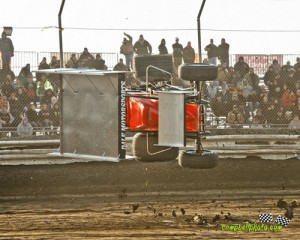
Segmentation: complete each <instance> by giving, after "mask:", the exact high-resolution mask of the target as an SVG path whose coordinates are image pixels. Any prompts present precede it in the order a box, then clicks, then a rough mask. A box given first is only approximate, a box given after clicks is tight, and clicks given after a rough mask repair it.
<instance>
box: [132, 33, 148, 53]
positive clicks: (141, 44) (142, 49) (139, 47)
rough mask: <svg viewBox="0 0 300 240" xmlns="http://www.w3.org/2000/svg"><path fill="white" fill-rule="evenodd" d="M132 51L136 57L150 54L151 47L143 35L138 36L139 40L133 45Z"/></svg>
mask: <svg viewBox="0 0 300 240" xmlns="http://www.w3.org/2000/svg"><path fill="white" fill-rule="evenodd" d="M133 51H134V52H135V53H136V54H137V55H144V54H152V46H151V44H150V43H149V42H148V41H147V40H145V39H144V36H143V35H140V37H139V40H138V41H136V42H135V44H134V45H133Z"/></svg>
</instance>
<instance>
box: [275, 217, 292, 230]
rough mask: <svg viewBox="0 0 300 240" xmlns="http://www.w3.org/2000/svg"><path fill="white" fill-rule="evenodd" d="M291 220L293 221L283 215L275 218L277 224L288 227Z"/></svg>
mask: <svg viewBox="0 0 300 240" xmlns="http://www.w3.org/2000/svg"><path fill="white" fill-rule="evenodd" d="M290 221H291V220H290V219H288V218H286V217H282V216H281V215H279V216H278V217H277V218H276V220H275V222H276V223H277V224H279V225H281V226H285V227H287V226H288V225H289V223H290Z"/></svg>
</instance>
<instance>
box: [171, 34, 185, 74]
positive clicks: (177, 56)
mask: <svg viewBox="0 0 300 240" xmlns="http://www.w3.org/2000/svg"><path fill="white" fill-rule="evenodd" d="M172 48H173V59H174V66H175V68H176V69H177V68H178V67H179V65H180V64H181V63H182V54H183V46H182V45H181V44H180V43H179V38H178V37H176V38H175V43H174V44H173V45H172Z"/></svg>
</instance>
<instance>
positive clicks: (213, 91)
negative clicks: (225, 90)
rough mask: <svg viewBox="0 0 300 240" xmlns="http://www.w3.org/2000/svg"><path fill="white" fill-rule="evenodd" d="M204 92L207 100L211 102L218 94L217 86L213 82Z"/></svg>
mask: <svg viewBox="0 0 300 240" xmlns="http://www.w3.org/2000/svg"><path fill="white" fill-rule="evenodd" d="M206 91H207V92H206V95H207V100H209V101H213V100H214V99H215V97H216V96H217V93H218V85H217V84H216V82H215V81H211V82H209V84H208V86H207V89H206Z"/></svg>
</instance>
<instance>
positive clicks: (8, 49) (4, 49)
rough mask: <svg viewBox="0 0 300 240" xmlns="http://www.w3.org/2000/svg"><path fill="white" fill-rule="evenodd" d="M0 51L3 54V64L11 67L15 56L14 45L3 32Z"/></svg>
mask: <svg viewBox="0 0 300 240" xmlns="http://www.w3.org/2000/svg"><path fill="white" fill-rule="evenodd" d="M0 51H1V53H2V64H7V65H9V66H10V61H11V58H12V57H13V56H14V45H13V43H12V41H11V39H10V38H8V37H7V35H6V32H2V38H1V39H0Z"/></svg>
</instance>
